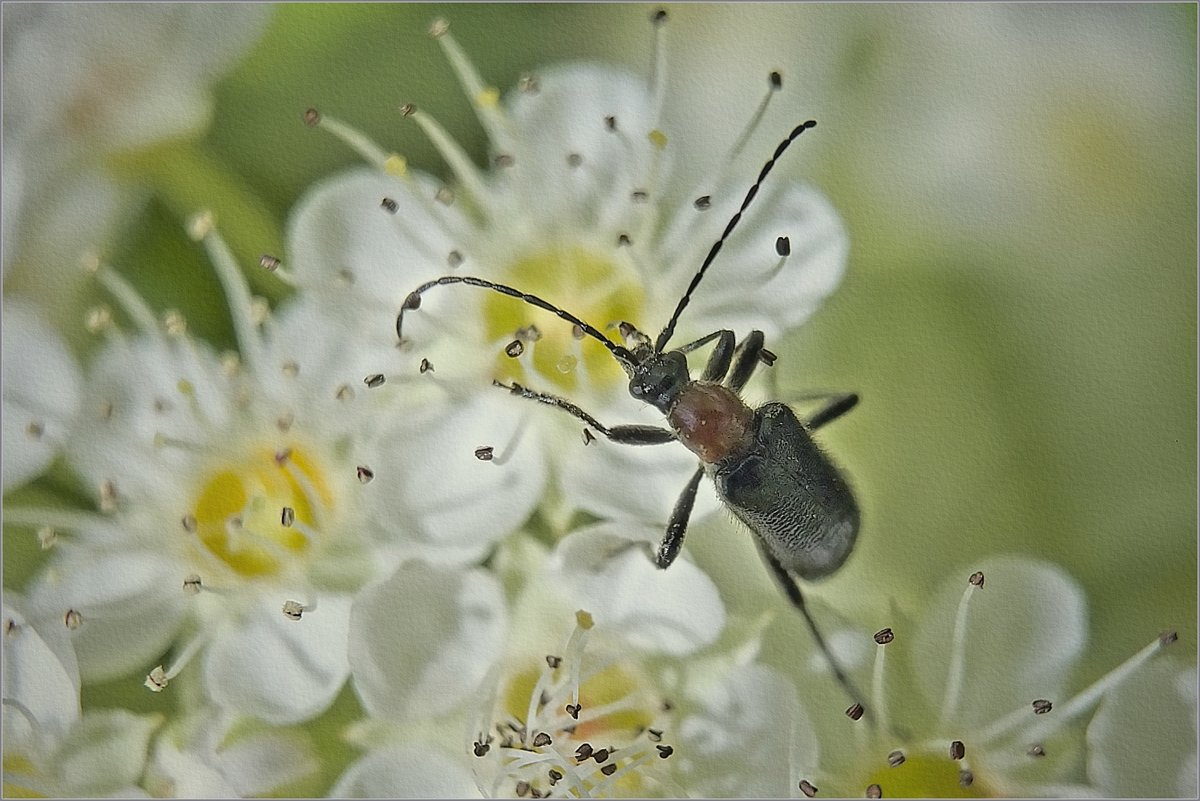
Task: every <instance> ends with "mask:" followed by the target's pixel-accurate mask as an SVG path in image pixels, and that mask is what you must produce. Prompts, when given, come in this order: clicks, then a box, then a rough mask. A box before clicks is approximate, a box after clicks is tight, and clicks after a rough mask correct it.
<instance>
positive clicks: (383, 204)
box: [379, 197, 400, 214]
mask: <svg viewBox="0 0 1200 801" xmlns="http://www.w3.org/2000/svg"><path fill="white" fill-rule="evenodd" d="M379 206H380V208H382V209H383V210H384V211H386V212H387V213H388V214H395V213H396V212H397V211H399V210H400V204H399V203H397V202H396V201H395V200H393V199H392V198H390V197H385V198H384V199H383V200H381V201H379Z"/></svg>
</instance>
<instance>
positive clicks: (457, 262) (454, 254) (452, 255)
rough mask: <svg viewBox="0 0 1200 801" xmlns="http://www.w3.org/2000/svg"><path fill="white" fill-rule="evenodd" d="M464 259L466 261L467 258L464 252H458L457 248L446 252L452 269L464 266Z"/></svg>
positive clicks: (448, 263) (447, 260)
mask: <svg viewBox="0 0 1200 801" xmlns="http://www.w3.org/2000/svg"><path fill="white" fill-rule="evenodd" d="M464 261H466V259H464V258H463V254H462V253H460V252H458V251H457V250H452V251H450V252H449V253H448V254H446V264H447V265H448V266H449V267H450V269H451V270H457V269H458V268H459V267H461V266H462V263H463V262H464Z"/></svg>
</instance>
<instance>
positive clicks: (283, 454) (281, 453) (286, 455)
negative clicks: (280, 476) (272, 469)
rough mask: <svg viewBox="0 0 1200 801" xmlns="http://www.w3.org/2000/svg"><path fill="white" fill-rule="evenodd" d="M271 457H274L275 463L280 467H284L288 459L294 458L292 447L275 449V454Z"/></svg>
mask: <svg viewBox="0 0 1200 801" xmlns="http://www.w3.org/2000/svg"><path fill="white" fill-rule="evenodd" d="M271 458H273V459H274V460H275V464H276V465H277V466H278V467H283V466H284V465H285V464H287V463H288V460H289V459H291V458H292V449H291V448H280V449H279V450H277V451H275V455H274V456H272V457H271Z"/></svg>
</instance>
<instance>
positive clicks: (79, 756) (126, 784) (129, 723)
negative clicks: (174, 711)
mask: <svg viewBox="0 0 1200 801" xmlns="http://www.w3.org/2000/svg"><path fill="white" fill-rule="evenodd" d="M161 723H162V716H160V715H135V714H133V713H132V712H127V711H125V710H123V709H120V710H118V709H112V710H101V711H96V712H89V713H88V714H86V715H85V716H84V717H83V719H82V720H81V721H80V723H79V725H78V726H76V727H75V729H74V730H72V732H71V734H70V735H69V736H68V737H67V739H66V741H65V742H64V743H63V746H62V748H61V749H60V750H59V753H58V756H57V757H56V759H55V768H56V772H57V774H58V776H59V777H60V779H61V781H62V789H63V791H64V794H65V795H77V796H80V797H88V796H98V795H112V794H121V795H125V794H127V793H128V792H129V790H130V789H132V788H134V786H135V785H136V784H137V782H138V780H139V779H140V778H141V775H142V771H143V770H144V769H145V766H146V754H147V749H148V746H149V743H150V736H151V735H152V734H153V733H154V730H155V729H157V728H158V727H159V725H161Z"/></svg>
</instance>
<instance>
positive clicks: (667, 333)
mask: <svg viewBox="0 0 1200 801" xmlns="http://www.w3.org/2000/svg"><path fill="white" fill-rule="evenodd" d="M816 125H817V121H816V120H809V121H808V122H805V123H801V124H800V125H797V126H796V128H795V129H794V130H793V131H792V132H791V133H790V134H788V136H787V139H784V140H783V141H782V142H780V143H779V147H777V148H775V154H774V155H773V156H771V158H770V159H768V160H767V163H766V164H764V165H763V168H762V170H761V171H760V172H759V173H758V179H757V180H755V182H754V186H752V187H750V191H749V192H747V193H746V199H745V200H743V201H742V206H741V208H739V209H738V210H737V213H736V214H734V215H733V217H732V219H730V220H729V224H728V225H726V226H725V231H724V232H723V233H722V234H721V238H720V239H718V240H717V241H716V242H714V243H713V246H712V249H711V250H709V251H708V255H707V256H705V257H704V263H703V264H701V265H700V269H699V270H697V271H696V274H695V275H694V276H692V283H691V284H690V285H689V286H688V288H687V292H684V293H683V297H682V298H680V299H679V305H678V306H676V307H675V313H674V314H672V315H671V320H670V322H668V323H667V325H666V327H665V328H663V330H662V333H661V334H659V335H658V339H657V340H655V342H654V352H655V353H662V351H663V348H665V347H666V346H667V342H668V341H669V340H670V339H671V335H672V334H674V333H675V323H676V322H678V320H679V315H680V314H682V313H683V310H684V309H686V308H687V305H688V303H689V302H690V301H691V299H692V292H693V291H695V289H696V287H697V286H698V285H699V284H700V279H701V278H703V277H704V273H705V271H707V270H708V266H709V265H710V264H712V263H713V259H715V258H716V257H717V254H718V253H720V252H721V246H722V245H724V244H725V240H726V239H728V238H729V235H730V234H731V233H733V229H734V228H736V227H737V224H738V221H740V220H741V219H742V212H744V211H745V210H746V209H747V208H748V207H749V206H750V201H752V200H754V196H755V195H757V194H758V188H759V187H760V186H762V182H763V179H765V178H766V177H767V174H768V173H769V172H771V168H772V167H774V166H775V162H776V161H778V160H779V157H780V156H782V155H783V151H785V150H787V149H788V145H790V144H791V143H792V142H794V141H796V137H798V136H800V134H802V133H804V132H805V131H807V130H808V129H809V128H815V127H816Z"/></svg>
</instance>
